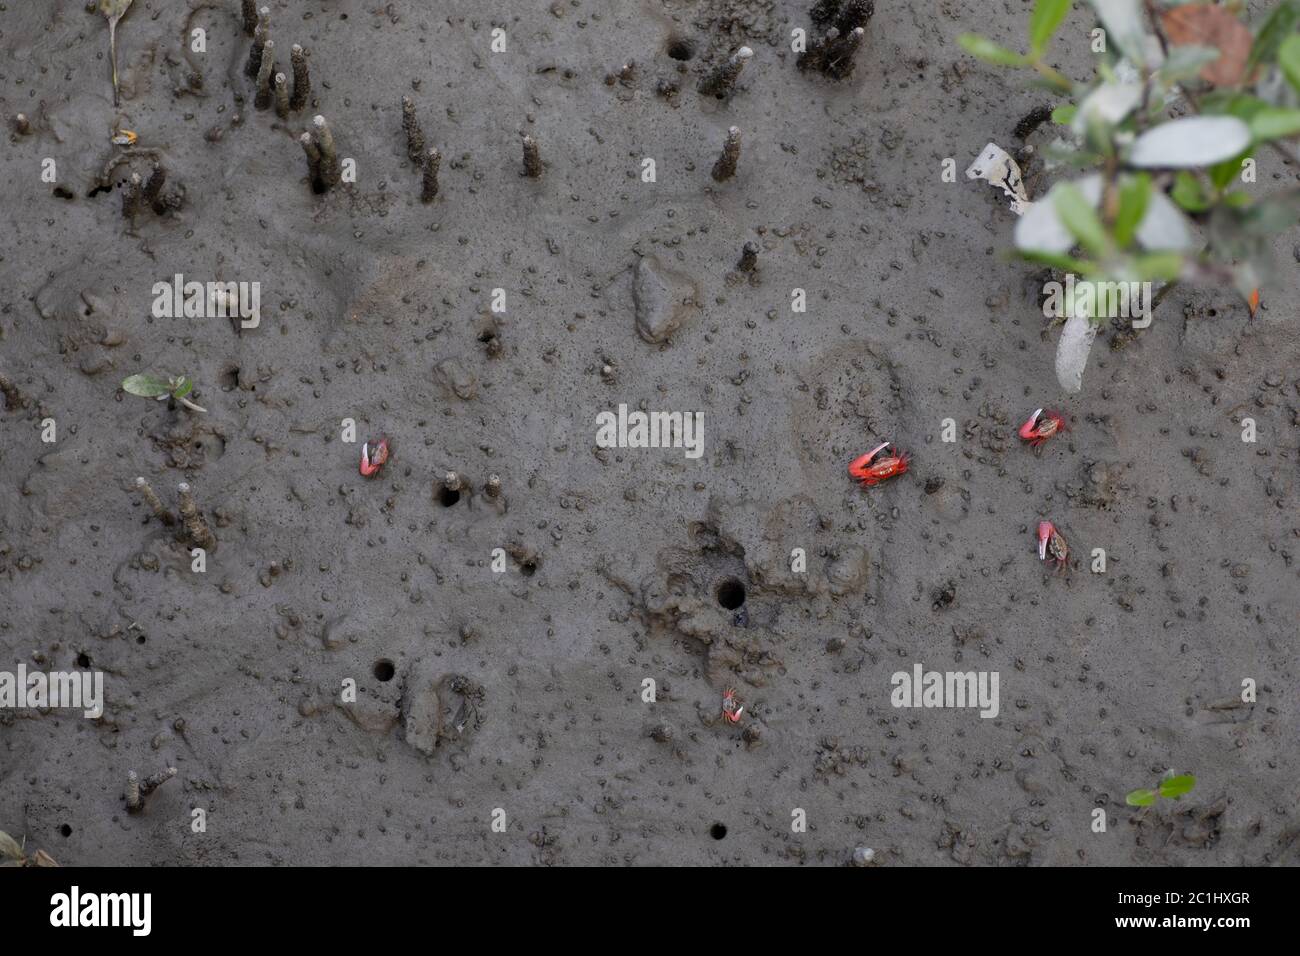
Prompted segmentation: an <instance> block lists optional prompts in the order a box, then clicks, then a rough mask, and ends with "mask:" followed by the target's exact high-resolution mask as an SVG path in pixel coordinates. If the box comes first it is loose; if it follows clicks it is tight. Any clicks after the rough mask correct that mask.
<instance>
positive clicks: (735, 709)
mask: <svg viewBox="0 0 1300 956" xmlns="http://www.w3.org/2000/svg"><path fill="white" fill-rule="evenodd" d="M744 712H745V708H744V706H743V705H742V704H741V703H740V698H738V697H737V696H736V692H735V691H734V690H732V689H731V688H730V687H728V688H727V689H726V691H724V692H723V694H722V716H723V717H726V718H727V720H728V721H730V722H731V723H733V724H738V723H740V715H741V714H743V713H744Z"/></svg>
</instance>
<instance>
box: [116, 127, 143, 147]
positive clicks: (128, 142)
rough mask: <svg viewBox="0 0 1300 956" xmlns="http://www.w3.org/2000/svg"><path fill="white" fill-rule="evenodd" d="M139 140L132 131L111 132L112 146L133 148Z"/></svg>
mask: <svg viewBox="0 0 1300 956" xmlns="http://www.w3.org/2000/svg"><path fill="white" fill-rule="evenodd" d="M139 138H140V137H139V136H138V135H137V134H136V133H135V132H134V131H133V130H129V129H119V130H114V131H113V145H114V146H134V145H135V143H136V140H138V139H139Z"/></svg>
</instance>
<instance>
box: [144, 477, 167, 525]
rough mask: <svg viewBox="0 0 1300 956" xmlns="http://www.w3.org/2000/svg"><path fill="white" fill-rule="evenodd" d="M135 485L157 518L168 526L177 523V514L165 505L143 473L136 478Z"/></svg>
mask: <svg viewBox="0 0 1300 956" xmlns="http://www.w3.org/2000/svg"><path fill="white" fill-rule="evenodd" d="M135 487H136V490H137V491H139V492H140V497H141V498H143V499H144V503H145V504H147V505H148V506H149V510H150V511H152V512H153V516H154V517H155V518H157V519H158V520H159V521H161V522H162V523H163V524H165V525H167V526H168V527H170V526H172V525H174V524H175V523H176V516H175V515H174V514H172V513H171V512H170V511H169V510H168V509H167V508H166V507H165V506H164V505H163V503H162V499H161V498H159V497H158V494H157V493H156V492H155V491H154V490H153V488H151V487H150V486H149V482H148V481H146V480H145V478H144V476H143V475H140V476H139V477H137V478H136V479H135Z"/></svg>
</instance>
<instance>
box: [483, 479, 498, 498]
mask: <svg viewBox="0 0 1300 956" xmlns="http://www.w3.org/2000/svg"><path fill="white" fill-rule="evenodd" d="M483 493H484V494H486V495H487V496H488V497H489V498H496V497H499V496H500V494H501V476H500V475H488V480H487V484H486V485H484V486H483Z"/></svg>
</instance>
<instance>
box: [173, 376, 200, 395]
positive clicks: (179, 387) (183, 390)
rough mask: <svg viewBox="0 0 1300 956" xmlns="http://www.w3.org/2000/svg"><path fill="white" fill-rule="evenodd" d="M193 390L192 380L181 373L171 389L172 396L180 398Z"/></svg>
mask: <svg viewBox="0 0 1300 956" xmlns="http://www.w3.org/2000/svg"><path fill="white" fill-rule="evenodd" d="M192 391H194V382H193V381H191V380H190V379H188V378H186V377H185V376H184V375H182V376H181V377H180V378H178V379H176V384H175V386H174V388H173V390H172V393H171V394H172V398H182V397H184V396H186V395H188V394H189V393H190V392H192Z"/></svg>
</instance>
